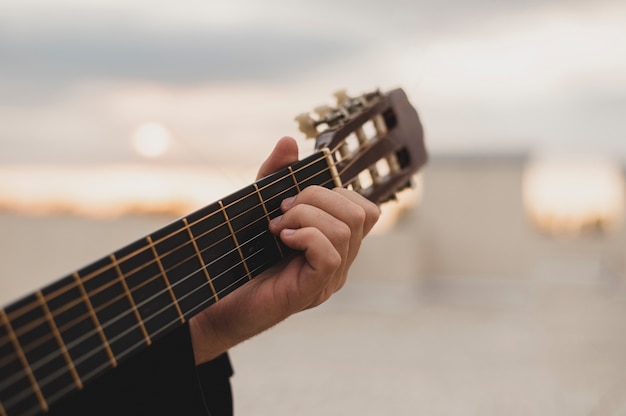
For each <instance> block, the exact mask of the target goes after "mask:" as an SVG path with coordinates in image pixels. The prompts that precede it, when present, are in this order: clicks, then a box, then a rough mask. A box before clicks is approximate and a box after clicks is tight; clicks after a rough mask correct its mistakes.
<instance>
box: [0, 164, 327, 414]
mask: <svg viewBox="0 0 626 416" xmlns="http://www.w3.org/2000/svg"><path fill="white" fill-rule="evenodd" d="M333 166H334V165H333V162H332V160H331V156H330V155H329V154H328V153H327V152H319V153H316V154H314V155H311V156H310V157H308V158H306V159H303V160H301V161H299V162H297V163H295V164H293V165H292V166H290V167H288V168H286V169H284V170H282V171H280V172H277V173H275V174H273V175H271V176H268V177H266V178H264V179H261V180H259V181H258V182H256V183H254V184H252V185H250V186H248V187H246V188H244V189H241V190H239V191H237V192H235V193H233V194H231V195H229V196H227V197H225V198H224V199H222V200H220V201H217V202H215V203H213V204H211V205H208V206H206V207H204V208H201V209H200V210H198V211H196V212H193V213H191V214H189V215H188V216H186V217H184V218H181V219H179V220H177V221H175V222H173V223H171V224H169V225H167V226H165V227H163V228H161V229H159V230H157V231H155V232H154V233H152V234H150V235H148V236H146V237H144V238H142V239H139V240H137V241H135V242H134V243H132V244H129V245H127V246H126V247H123V248H121V249H120V250H118V251H116V252H114V253H112V254H110V255H108V256H106V257H103V258H102V259H100V260H98V261H96V262H94V263H92V264H90V265H88V266H86V267H84V268H82V269H80V270H78V271H76V272H74V273H72V274H70V275H68V276H66V277H64V278H62V279H60V280H58V281H56V282H54V283H53V284H50V285H48V286H46V287H44V288H42V289H41V290H38V291H37V292H35V293H33V294H31V295H29V296H25V297H23V298H22V299H20V300H18V301H16V302H14V303H12V304H11V305H9V306H7V307H6V308H4V309H2V310H0V416H11V415H27V414H39V413H42V412H45V411H46V410H47V409H48V406H49V405H50V404H52V403H54V402H55V401H57V400H58V399H60V398H61V397H63V396H65V395H66V394H68V393H69V392H71V391H73V390H75V389H80V388H82V387H83V386H84V384H85V383H88V382H89V381H90V380H91V379H93V378H95V377H96V376H98V375H99V374H101V373H103V372H104V371H107V370H108V369H110V368H112V367H115V366H117V365H118V364H119V363H120V362H121V361H122V360H124V359H126V358H128V357H130V356H131V355H133V354H134V353H136V352H138V351H140V350H142V349H143V348H146V347H148V346H149V345H150V344H151V343H152V342H153V341H155V340H157V339H158V338H160V337H162V336H163V335H165V334H167V333H169V332H171V331H172V330H173V329H175V328H177V327H179V326H180V325H182V324H184V323H185V322H186V321H187V320H188V319H189V318H190V317H192V316H194V315H195V314H197V313H198V312H200V311H202V310H203V309H204V308H206V307H208V306H210V305H212V304H213V303H215V302H217V301H219V299H221V298H223V297H224V296H227V295H228V294H229V293H231V292H233V291H234V290H236V289H237V288H239V287H241V286H242V285H243V284H245V283H246V282H248V281H249V280H250V279H253V278H254V277H255V276H257V275H259V274H260V273H262V272H263V271H265V270H267V269H268V268H269V267H271V266H273V265H275V264H276V263H277V262H279V261H280V260H282V259H283V258H285V257H286V256H288V255H290V254H291V250H290V249H289V248H288V247H286V246H285V245H284V244H283V243H282V242H281V241H280V239H279V238H278V237H276V236H274V235H273V234H271V233H270V232H269V230H268V223H269V221H270V220H271V219H272V218H274V217H276V216H278V215H280V214H281V210H280V203H281V202H282V200H284V199H285V198H287V197H289V196H293V195H296V194H297V193H298V192H300V191H301V190H302V189H304V188H306V187H307V186H310V185H321V186H325V187H328V188H332V187H335V186H337V185H339V184H338V183H337V181H338V179H337V175H336V174H334V173H333V172H334V171H333V169H334V168H333Z"/></svg>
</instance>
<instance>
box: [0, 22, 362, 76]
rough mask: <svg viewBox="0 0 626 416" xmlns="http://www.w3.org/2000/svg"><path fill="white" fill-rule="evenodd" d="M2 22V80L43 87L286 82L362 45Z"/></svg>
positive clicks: (302, 37)
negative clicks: (26, 27)
mask: <svg viewBox="0 0 626 416" xmlns="http://www.w3.org/2000/svg"><path fill="white" fill-rule="evenodd" d="M4 23H6V24H3V23H0V26H2V25H4V33H3V34H2V36H0V79H4V80H11V81H17V82H24V83H33V82H34V83H37V84H41V85H44V86H45V85H58V84H62V85H63V84H68V83H71V82H76V81H84V80H89V79H109V80H114V79H122V80H142V81H157V82H164V83H175V84H189V83H197V82H206V81H221V80H226V81H232V80H251V79H255V80H269V81H276V80H282V79H284V78H285V77H290V76H293V75H294V74H299V73H302V72H306V71H311V70H313V69H314V68H315V67H316V66H318V65H323V64H325V63H327V62H329V61H332V60H335V59H340V58H341V59H343V58H345V57H346V56H349V55H350V54H356V53H358V52H359V51H360V50H361V49H362V48H363V47H365V45H362V44H359V41H358V40H355V39H350V38H342V39H336V38H331V37H329V36H325V35H324V33H323V32H322V33H316V34H312V33H306V32H293V31H289V30H286V29H282V30H281V28H280V27H277V28H274V27H264V26H260V25H256V26H251V27H249V28H244V29H242V28H240V27H236V28H231V29H229V28H225V27H221V28H214V29H212V28H206V29H204V30H199V29H197V28H193V29H191V30H189V29H185V28H179V29H177V30H158V29H156V28H153V27H147V26H145V25H138V24H136V23H135V24H132V23H131V22H129V21H127V20H124V19H122V20H121V21H120V20H113V19H108V18H104V19H99V20H96V21H95V23H94V24H91V25H88V26H87V25H82V24H74V25H72V24H68V25H65V26H64V27H57V25H54V27H43V28H37V29H36V30H30V31H20V30H18V28H16V27H13V28H12V27H11V25H10V24H8V22H4Z"/></svg>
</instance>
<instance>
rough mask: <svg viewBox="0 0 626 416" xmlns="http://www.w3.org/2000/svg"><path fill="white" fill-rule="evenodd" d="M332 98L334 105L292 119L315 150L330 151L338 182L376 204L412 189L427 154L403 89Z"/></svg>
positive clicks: (421, 131) (343, 92)
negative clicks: (402, 191)
mask: <svg viewBox="0 0 626 416" xmlns="http://www.w3.org/2000/svg"><path fill="white" fill-rule="evenodd" d="M335 98H336V105H335V106H334V107H330V106H320V107H317V108H315V110H314V113H315V116H312V115H311V114H309V113H303V114H300V115H299V116H297V117H296V121H298V123H299V127H300V131H302V132H303V133H304V134H305V135H306V136H307V137H308V138H314V139H315V147H316V149H318V150H321V149H324V148H326V149H328V150H329V151H330V152H331V154H332V155H333V158H334V160H335V163H336V168H337V171H338V174H339V178H340V180H341V182H342V184H343V185H344V186H345V187H349V188H351V189H353V190H355V191H357V192H359V193H360V194H362V195H363V196H365V197H367V198H368V199H370V200H371V201H373V202H375V203H378V204H380V203H383V202H386V201H387V200H389V199H393V198H395V194H396V192H398V191H400V190H402V189H404V188H407V187H409V186H412V177H413V175H414V174H415V173H416V172H417V171H419V169H420V168H421V167H422V166H423V165H424V164H425V163H426V161H427V159H428V155H427V152H426V148H425V145H424V132H423V128H422V125H421V123H420V120H419V117H418V115H417V111H416V110H415V108H413V106H412V105H411V103H410V102H409V101H408V98H407V96H406V94H405V93H404V91H403V90H402V89H399V88H398V89H394V90H391V91H389V92H387V93H381V92H380V91H378V90H376V91H374V92H369V93H365V94H363V95H361V96H358V97H350V96H348V94H347V93H346V92H345V91H338V92H337V93H335Z"/></svg>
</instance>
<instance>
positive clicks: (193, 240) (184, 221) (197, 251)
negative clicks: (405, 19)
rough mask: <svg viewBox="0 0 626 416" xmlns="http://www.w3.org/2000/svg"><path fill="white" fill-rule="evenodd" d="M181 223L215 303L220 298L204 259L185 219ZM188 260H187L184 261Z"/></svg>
mask: <svg viewBox="0 0 626 416" xmlns="http://www.w3.org/2000/svg"><path fill="white" fill-rule="evenodd" d="M183 223H184V224H185V228H186V229H187V232H188V234H189V238H190V239H191V243H192V244H193V248H194V249H195V250H196V253H197V254H198V260H199V261H200V265H202V269H203V270H204V275H205V276H206V280H207V281H208V282H209V286H210V287H211V291H212V292H213V296H214V297H215V301H216V302H217V301H218V300H220V298H219V297H218V296H217V292H215V287H214V286H213V282H212V281H211V276H209V271H208V270H207V267H206V265H205V264H204V259H203V258H202V254H201V252H200V250H199V249H198V243H197V242H196V238H195V237H194V236H193V233H192V232H191V227H189V222H188V221H187V218H183ZM185 260H188V259H185Z"/></svg>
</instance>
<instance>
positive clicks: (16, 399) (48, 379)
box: [0, 179, 332, 407]
mask: <svg viewBox="0 0 626 416" xmlns="http://www.w3.org/2000/svg"><path fill="white" fill-rule="evenodd" d="M330 181H332V179H331V180H330ZM328 182H329V181H327V182H326V183H328ZM324 184H325V183H324ZM268 232H269V231H267V230H265V231H262V232H261V233H259V234H257V235H256V236H254V237H253V238H252V239H250V240H248V241H251V240H253V239H255V238H258V237H259V236H260V235H263V234H267V233H268ZM261 251H263V248H261V249H260V250H259V251H257V252H255V253H253V254H252V255H250V256H248V257H246V258H245V259H242V261H240V262H239V263H237V264H235V265H233V266H231V268H229V269H228V270H226V271H224V272H222V274H221V275H219V276H216V279H217V278H219V277H221V276H222V275H224V274H225V273H227V272H228V271H230V270H231V269H233V268H234V267H236V266H240V265H242V264H243V263H244V262H245V261H248V260H250V259H251V258H252V257H254V256H256V255H258V254H259V253H260V252H261ZM272 264H273V263H272V262H271V261H270V262H266V263H263V264H262V265H260V266H258V267H257V268H256V269H254V270H253V271H251V273H256V272H257V271H258V270H261V269H263V268H264V267H266V266H268V267H269V266H271V265H272ZM204 269H205V267H201V268H199V269H197V270H195V271H193V272H192V273H190V274H188V275H187V276H185V277H184V278H183V279H181V280H180V281H178V282H176V283H175V284H174V285H172V286H175V285H177V284H179V283H182V282H183V281H185V280H186V279H188V278H190V277H192V276H194V275H196V274H197V273H199V272H201V271H203V270H204ZM247 276H248V274H247V273H246V274H244V275H243V276H242V277H240V278H238V279H237V280H235V281H234V282H232V283H231V284H230V285H228V286H227V287H225V288H224V289H223V290H222V291H221V292H220V294H223V293H224V292H226V291H229V290H231V288H232V286H235V285H239V283H240V282H242V281H243V282H245V281H247V280H248V277H247ZM208 284H209V282H208V281H207V282H203V283H202V285H200V286H198V287H197V288H195V289H194V290H192V291H191V292H189V293H187V294H186V295H184V296H182V297H181V298H180V300H184V299H185V298H187V297H188V296H191V295H192V294H193V293H195V292H196V291H198V290H199V289H201V288H203V287H206V286H207V285H208ZM166 291H167V289H165V290H163V291H161V292H160V293H157V294H155V295H153V296H152V297H151V298H148V299H146V300H144V301H143V303H147V302H149V301H151V300H153V299H154V298H156V297H157V296H160V295H161V294H163V293H165V292H166ZM210 300H211V298H208V299H206V300H204V301H202V302H200V303H199V304H197V305H196V306H194V307H193V308H192V309H191V310H190V311H189V313H192V312H193V311H194V310H196V309H198V308H201V307H204V305H206V304H207V303H209V302H210ZM172 306H173V305H169V306H167V307H165V308H162V309H161V310H159V311H157V312H156V313H153V314H152V315H151V316H149V317H148V318H147V319H145V320H143V321H142V322H148V321H150V320H152V319H153V318H155V317H157V316H158V315H160V314H161V313H162V312H164V311H165V310H166V309H167V308H170V307H172ZM128 313H130V311H127V312H126V313H124V315H125V314H128ZM117 319H119V317H117V318H116V319H114V320H109V321H108V322H107V323H106V324H105V325H103V326H102V328H106V327H107V326H109V325H111V324H112V323H113V321H116V320H117ZM178 321H179V319H178V318H176V319H174V320H172V321H170V322H169V323H167V324H166V325H165V327H162V329H160V330H158V331H156V332H155V333H154V334H153V335H157V334H158V333H159V332H161V331H162V330H165V328H167V327H169V326H171V325H172V324H174V323H176V322H178ZM139 326H140V324H139V323H137V324H135V325H133V326H132V327H130V328H128V329H127V330H125V331H124V332H122V333H120V334H118V335H116V336H115V337H114V338H112V339H111V340H109V344H112V343H114V342H115V341H117V340H119V339H121V338H122V337H124V336H125V335H127V334H128V333H130V332H131V331H134V330H136V329H138V328H139ZM94 331H95V330H92V331H91V333H87V334H85V335H83V336H82V337H81V338H79V339H76V340H74V341H73V342H72V343H70V344H68V346H67V348H68V349H69V348H72V347H73V346H74V345H75V344H79V343H80V342H82V341H83V340H84V339H85V338H88V337H90V336H92V335H95V332H94ZM144 343H145V342H144V340H141V341H139V342H137V343H135V344H134V345H132V346H131V347H129V348H126V351H123V352H122V353H121V354H119V356H123V355H127V354H128V353H129V352H130V351H132V350H133V349H135V348H136V347H138V346H140V345H143V344H144ZM104 348H105V347H104V346H99V347H97V348H95V349H92V350H91V351H90V352H89V353H88V354H83V355H82V356H81V357H80V358H79V359H77V360H74V361H73V363H74V364H75V365H79V364H80V363H82V362H83V361H85V360H86V359H88V358H89V357H91V356H93V355H94V354H96V353H98V352H100V351H102V350H103V349H104ZM59 355H60V353H59V352H56V353H52V354H49V355H48V356H47V357H44V358H43V359H41V360H39V361H38V362H36V363H33V364H32V365H31V369H32V370H33V371H34V370H36V369H38V368H40V367H41V366H43V365H45V364H47V363H48V362H49V361H50V360H52V359H54V358H57V357H58V356H59ZM44 360H45V361H44ZM101 367H103V368H106V367H108V364H106V365H104V366H101ZM68 371H70V370H69V368H68V367H63V368H61V369H59V370H57V371H56V372H54V373H52V374H51V375H48V376H47V377H46V378H44V379H42V380H39V383H38V384H39V386H40V387H41V388H43V387H45V386H46V385H47V384H49V383H51V382H53V381H55V380H56V379H58V378H59V377H60V376H61V375H63V374H65V373H67V372H68ZM99 371H100V370H94V372H93V374H91V373H88V374H87V375H86V376H83V377H82V378H81V380H87V379H88V378H89V377H91V376H93V375H96V374H97V373H98V372H99ZM19 373H22V374H23V373H25V371H24V370H22V371H20V372H19ZM19 373H16V374H14V376H12V377H10V379H9V380H6V382H3V383H1V384H0V389H3V388H5V387H6V386H5V384H7V385H8V384H10V383H11V382H13V381H14V380H15V379H19V378H20V377H21V374H19ZM31 393H32V392H31V391H30V390H28V389H24V390H22V392H21V393H19V394H18V395H17V396H13V397H12V399H11V400H10V402H7V406H9V407H10V406H12V405H13V404H14V403H19V401H20V400H21V399H23V398H25V397H27V396H29V395H31Z"/></svg>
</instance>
